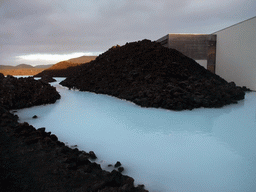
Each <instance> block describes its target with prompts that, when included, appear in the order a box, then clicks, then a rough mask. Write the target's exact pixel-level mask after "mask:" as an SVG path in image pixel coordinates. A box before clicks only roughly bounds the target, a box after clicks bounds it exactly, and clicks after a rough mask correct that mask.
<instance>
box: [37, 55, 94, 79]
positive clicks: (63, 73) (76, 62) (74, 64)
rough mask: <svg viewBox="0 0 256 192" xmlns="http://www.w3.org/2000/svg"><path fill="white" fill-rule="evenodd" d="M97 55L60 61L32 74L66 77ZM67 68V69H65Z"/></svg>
mask: <svg viewBox="0 0 256 192" xmlns="http://www.w3.org/2000/svg"><path fill="white" fill-rule="evenodd" d="M96 57H97V56H82V57H78V58H73V59H69V60H67V61H61V62H59V63H56V64H55V65H53V66H51V67H50V68H48V69H46V70H44V71H42V72H41V73H38V74H36V75H34V77H42V76H45V75H46V76H51V77H67V76H69V75H71V74H73V73H74V72H76V71H78V70H79V68H80V65H82V64H85V63H88V62H90V61H92V60H95V58H96ZM67 69H68V70H67Z"/></svg>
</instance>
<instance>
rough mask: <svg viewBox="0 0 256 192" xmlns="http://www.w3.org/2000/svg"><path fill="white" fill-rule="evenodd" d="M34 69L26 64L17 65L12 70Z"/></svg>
mask: <svg viewBox="0 0 256 192" xmlns="http://www.w3.org/2000/svg"><path fill="white" fill-rule="evenodd" d="M30 68H34V67H33V66H32V65H27V64H19V65H17V66H15V67H14V69H30Z"/></svg>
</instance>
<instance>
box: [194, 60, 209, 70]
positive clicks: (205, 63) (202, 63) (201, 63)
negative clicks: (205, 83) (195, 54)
mask: <svg viewBox="0 0 256 192" xmlns="http://www.w3.org/2000/svg"><path fill="white" fill-rule="evenodd" d="M195 61H196V62H197V63H198V64H200V65H201V66H203V67H204V68H205V69H207V60H195Z"/></svg>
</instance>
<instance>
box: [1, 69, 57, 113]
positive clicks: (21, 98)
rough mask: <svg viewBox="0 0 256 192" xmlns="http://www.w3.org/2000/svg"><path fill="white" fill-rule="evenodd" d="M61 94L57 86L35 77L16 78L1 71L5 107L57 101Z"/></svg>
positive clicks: (21, 106) (14, 107) (19, 107)
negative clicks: (5, 75)
mask: <svg viewBox="0 0 256 192" xmlns="http://www.w3.org/2000/svg"><path fill="white" fill-rule="evenodd" d="M59 98H60V94H59V93H58V92H57V91H56V88H55V87H52V86H50V85H49V84H48V83H46V82H44V81H37V80H35V79H34V78H33V77H27V78H15V77H13V76H10V75H8V76H7V77H4V75H3V74H1V73H0V105H1V106H3V107H4V108H5V109H8V110H9V109H21V108H25V107H31V106H35V105H42V104H48V103H55V101H56V100H57V99H59Z"/></svg>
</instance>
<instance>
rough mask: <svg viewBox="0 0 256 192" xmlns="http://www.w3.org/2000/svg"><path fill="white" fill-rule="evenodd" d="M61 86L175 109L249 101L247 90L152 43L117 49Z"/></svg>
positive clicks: (145, 41)
mask: <svg viewBox="0 0 256 192" xmlns="http://www.w3.org/2000/svg"><path fill="white" fill-rule="evenodd" d="M60 84H61V85H63V86H66V87H69V88H77V89H79V90H80V91H91V92H95V93H103V94H108V95H113V96H116V97H118V98H121V99H126V100H130V101H132V102H134V103H136V104H138V105H140V106H143V107H157V108H158V107H161V108H165V109H172V110H183V109H193V108H198V107H222V106H224V105H227V104H230V103H236V102H237V101H238V100H241V99H244V95H245V92H244V91H245V90H246V88H245V87H243V88H241V87H238V86H236V85H235V83H234V82H231V83H228V82H226V81H225V80H224V79H222V78H221V77H219V76H218V75H215V74H213V73H211V72H210V71H208V70H206V69H205V68H204V67H202V66H200V65H199V64H198V63H196V62H195V61H194V60H193V59H191V58H188V57H186V56H185V55H183V54H182V53H180V52H178V51H177V50H174V49H169V48H166V47H163V46H162V45H161V44H160V43H157V42H151V41H150V40H142V41H139V42H132V43H126V44H125V45H124V46H118V45H117V46H113V47H112V48H110V49H109V50H108V51H106V52H105V53H103V54H101V55H100V56H98V57H97V58H96V60H94V61H91V62H90V63H87V64H86V65H83V66H81V68H80V69H79V70H78V71H77V72H76V74H75V75H73V76H69V77H68V78H66V79H65V80H64V81H62V82H61V83H60Z"/></svg>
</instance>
